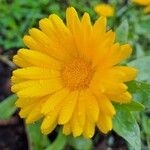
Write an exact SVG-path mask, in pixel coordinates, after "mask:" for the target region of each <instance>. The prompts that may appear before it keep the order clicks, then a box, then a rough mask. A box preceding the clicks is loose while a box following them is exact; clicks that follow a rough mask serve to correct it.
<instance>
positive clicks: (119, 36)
mask: <svg viewBox="0 0 150 150" xmlns="http://www.w3.org/2000/svg"><path fill="white" fill-rule="evenodd" d="M128 31H129V25H128V21H127V20H124V21H123V22H122V23H121V24H120V26H119V27H118V28H117V29H116V41H117V42H119V43H122V44H125V43H127V41H128Z"/></svg>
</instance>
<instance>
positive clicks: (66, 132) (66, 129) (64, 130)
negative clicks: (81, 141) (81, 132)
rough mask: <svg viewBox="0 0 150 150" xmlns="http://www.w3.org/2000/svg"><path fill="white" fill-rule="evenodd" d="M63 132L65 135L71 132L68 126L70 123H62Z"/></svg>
mask: <svg viewBox="0 0 150 150" xmlns="http://www.w3.org/2000/svg"><path fill="white" fill-rule="evenodd" d="M63 133H64V134H65V135H69V134H70V133H71V127H70V123H69V122H68V123H66V124H64V126H63Z"/></svg>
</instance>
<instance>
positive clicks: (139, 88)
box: [128, 81, 150, 108]
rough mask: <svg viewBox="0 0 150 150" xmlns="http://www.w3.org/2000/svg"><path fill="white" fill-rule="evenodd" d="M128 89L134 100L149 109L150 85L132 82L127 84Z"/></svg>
mask: <svg viewBox="0 0 150 150" xmlns="http://www.w3.org/2000/svg"><path fill="white" fill-rule="evenodd" d="M128 89H129V92H131V93H132V94H133V97H134V99H136V100H137V101H139V102H140V103H142V104H143V105H144V106H145V108H150V84H148V83H145V82H138V81H132V82H129V83H128Z"/></svg>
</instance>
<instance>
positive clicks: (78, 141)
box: [67, 136, 93, 150]
mask: <svg viewBox="0 0 150 150" xmlns="http://www.w3.org/2000/svg"><path fill="white" fill-rule="evenodd" d="M67 139H68V144H69V145H70V146H71V147H73V148H74V149H75V150H91V149H92V147H93V145H92V140H90V139H84V138H83V137H77V138H73V137H72V136H68V138H67Z"/></svg>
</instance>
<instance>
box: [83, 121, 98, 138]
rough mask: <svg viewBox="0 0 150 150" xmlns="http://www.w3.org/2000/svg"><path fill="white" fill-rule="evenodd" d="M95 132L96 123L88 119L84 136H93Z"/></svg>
mask: <svg viewBox="0 0 150 150" xmlns="http://www.w3.org/2000/svg"><path fill="white" fill-rule="evenodd" d="M94 132H95V123H94V122H91V121H90V120H89V119H86V123H85V126H84V130H83V136H84V137H85V138H92V137H93V135H94Z"/></svg>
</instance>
